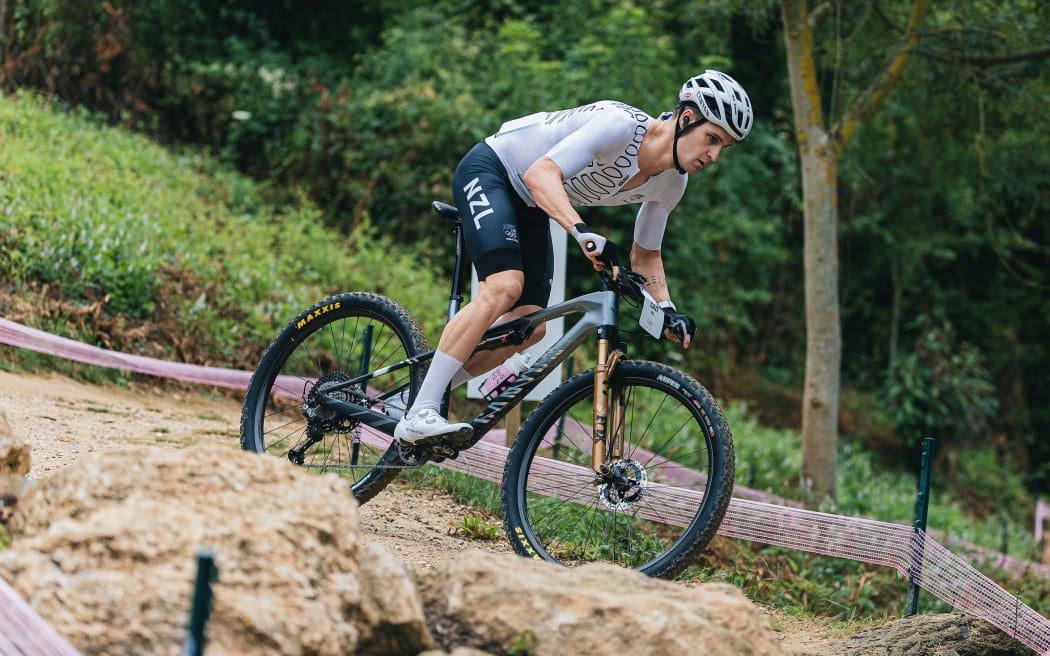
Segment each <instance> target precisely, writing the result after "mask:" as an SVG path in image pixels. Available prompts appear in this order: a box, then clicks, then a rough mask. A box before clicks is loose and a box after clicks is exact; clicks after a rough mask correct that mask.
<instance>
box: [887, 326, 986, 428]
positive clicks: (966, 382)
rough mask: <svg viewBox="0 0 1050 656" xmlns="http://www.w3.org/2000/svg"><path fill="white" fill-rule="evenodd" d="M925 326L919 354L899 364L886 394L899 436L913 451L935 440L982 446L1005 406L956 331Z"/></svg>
mask: <svg viewBox="0 0 1050 656" xmlns="http://www.w3.org/2000/svg"><path fill="white" fill-rule="evenodd" d="M921 321H922V323H923V324H924V330H923V332H922V333H921V336H920V338H919V341H918V343H917V344H916V346H915V350H914V351H913V352H911V353H909V354H907V355H905V356H903V357H902V358H900V359H899V360H898V361H897V363H896V365H895V368H894V370H893V374H892V378H891V379H890V381H891V382H890V383H889V385H888V386H887V389H886V399H887V401H888V402H889V406H890V408H893V409H894V410H891V414H892V415H893V417H894V419H895V421H896V424H897V430H898V432H899V433H900V434H901V435H904V436H905V440H906V443H907V444H909V445H911V446H915V445H917V444H918V443H919V442H920V441H921V439H922V438H923V437H926V436H930V435H936V436H946V437H949V438H951V439H952V440H953V441H957V442H958V443H962V444H969V443H973V442H976V441H978V440H979V439H980V438H981V437H982V436H983V435H986V434H987V432H988V429H989V427H990V424H991V421H992V419H993V418H994V417H995V413H996V411H997V410H998V406H999V402H998V399H996V397H995V388H994V385H992V382H991V380H990V376H989V374H988V372H987V370H986V369H985V368H984V365H983V362H982V359H981V356H980V353H979V352H978V350H977V349H976V348H975V347H974V346H973V345H971V344H966V343H962V344H959V343H957V340H956V339H955V337H954V334H953V331H952V329H951V326H950V325H947V324H941V325H936V324H934V325H930V322H929V320H928V319H925V318H924V319H921Z"/></svg>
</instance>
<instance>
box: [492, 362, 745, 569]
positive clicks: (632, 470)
mask: <svg viewBox="0 0 1050 656" xmlns="http://www.w3.org/2000/svg"><path fill="white" fill-rule="evenodd" d="M612 387H613V389H614V393H615V394H618V395H619V398H620V399H621V401H620V408H621V411H622V412H621V414H620V416H621V420H620V425H621V426H622V429H623V435H624V444H623V453H622V454H619V455H618V456H616V457H609V458H607V462H606V465H607V466H608V469H609V472H608V474H607V475H606V476H600V475H598V474H597V473H595V472H594V471H593V470H592V469H591V451H592V445H593V439H592V432H593V412H594V374H593V372H590V371H588V372H584V373H582V374H579V375H577V376H575V377H574V378H572V379H571V380H569V381H567V382H566V383H564V384H563V385H561V386H560V387H558V388H557V389H555V390H554V391H553V392H551V394H550V395H549V396H548V397H547V398H546V399H545V400H544V401H543V403H541V404H540V406H539V407H537V408H536V410H534V411H533V412H532V414H531V415H529V418H528V420H527V421H526V422H525V424H524V425H523V426H522V428H521V431H520V432H519V433H518V436H517V438H516V439H515V441H514V445H513V447H512V448H511V451H510V455H509V457H508V460H507V465H506V469H505V470H504V475H503V509H504V514H505V517H506V522H507V531H508V533H509V534H510V539H511V542H512V544H513V545H514V549H515V550H516V551H517V552H518V553H519V554H521V555H523V556H526V557H530V558H536V559H542V560H548V561H551V562H555V563H560V564H562V565H567V566H576V565H581V564H584V563H588V562H608V563H614V564H616V565H620V566H623V567H631V568H634V569H638V570H640V571H642V572H644V573H646V574H649V575H651V576H671V575H674V574H676V573H678V572H679V571H681V570H682V569H684V568H685V567H686V566H687V565H688V564H689V563H690V562H691V559H692V557H693V556H694V555H695V554H697V553H698V552H700V551H701V550H702V549H703V548H704V547H706V546H707V544H708V543H709V542H710V541H711V539H712V538H713V537H714V535H715V533H716V531H717V530H718V526H719V524H721V522H722V517H723V516H724V515H725V511H726V508H727V507H728V505H729V501H730V498H731V496H732V490H733V476H734V453H733V437H732V433H731V432H730V429H729V425H728V424H727V423H726V420H725V416H724V415H723V414H722V410H721V409H720V408H719V407H718V404H717V403H716V402H715V400H714V398H713V397H712V396H711V394H710V393H709V392H708V391H707V390H706V389H704V388H703V386H701V385H700V384H699V383H698V382H696V381H695V380H693V379H692V378H690V377H689V376H687V375H686V374H684V373H682V372H680V371H678V370H676V369H673V368H671V367H667V366H665V365H662V364H658V363H655V362H642V361H634V360H628V361H625V362H622V363H620V364H619V365H618V366H617V368H616V370H615V372H614V374H613V381H612ZM612 430H613V429H612V427H610V429H609V432H610V433H612Z"/></svg>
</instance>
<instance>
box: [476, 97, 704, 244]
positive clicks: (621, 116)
mask: <svg viewBox="0 0 1050 656" xmlns="http://www.w3.org/2000/svg"><path fill="white" fill-rule="evenodd" d="M654 120H655V119H653V118H652V117H651V116H649V115H648V114H646V113H645V112H643V111H642V110H640V109H637V108H636V107H632V106H630V105H626V104H624V103H621V102H616V101H613V100H601V101H599V102H595V103H591V104H589V105H583V106H581V107H575V108H573V109H565V110H560V111H554V112H538V113H536V114H530V115H529V116H524V117H522V118H519V119H515V120H513V121H508V122H507V123H504V124H503V126H502V127H500V129H499V132H497V133H496V134H494V135H492V136H491V137H488V138H487V139H485V143H487V144H488V145H489V147H490V148H492V150H494V151H495V152H496V154H497V155H498V156H499V158H500V161H501V162H502V163H503V166H504V167H506V169H507V173H508V174H509V176H510V183H511V185H513V187H514V190H515V191H517V192H518V195H520V196H521V197H522V198H523V199H524V200H525V202H526V203H527V204H528V205H530V206H531V207H535V206H536V200H535V199H534V198H533V197H532V192H531V191H529V187H528V185H526V184H525V181H524V179H523V178H524V175H525V171H526V170H527V169H528V168H529V167H530V166H532V164H533V162H535V161H536V160H538V159H540V158H541V157H544V156H546V157H549V158H551V159H552V160H553V161H554V162H555V163H556V164H557V165H558V166H559V167H560V168H561V170H562V175H563V176H564V178H565V192H566V193H567V194H568V195H569V200H570V201H572V204H573V205H576V206H592V205H627V204H629V203H641V204H642V206H641V208H640V209H639V210H638V217H637V219H636V220H635V224H634V240H635V241H636V242H637V243H638V244H639V245H640V246H642V247H644V248H648V249H652V250H656V249H658V248H660V244H661V243H662V242H663V235H664V229H665V227H666V226H667V217H668V216H669V215H670V213H671V210H672V209H674V208H675V206H676V205H678V201H680V200H681V198H682V195H683V194H684V193H685V186H686V182H687V181H688V176H686V175H685V174H682V173H678V172H677V171H676V170H674V169H669V170H667V171H663V172H662V173H660V174H659V175H655V176H653V177H651V178H649V179H648V180H647V181H646V182H645V183H644V184H641V185H639V186H637V187H635V188H634V189H630V190H628V191H621V190H620V188H621V187H623V185H625V184H627V181H628V180H630V179H631V178H632V177H634V176H635V175H636V174H637V173H638V148H639V146H640V145H641V143H642V138H643V137H644V136H645V133H646V131H647V130H648V129H649V126H650V125H651V124H652V122H653V121H654Z"/></svg>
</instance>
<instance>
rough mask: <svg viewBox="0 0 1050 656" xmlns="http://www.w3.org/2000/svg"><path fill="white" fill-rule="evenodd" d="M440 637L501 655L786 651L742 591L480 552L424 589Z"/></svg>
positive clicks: (767, 654)
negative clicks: (563, 566) (678, 583)
mask: <svg viewBox="0 0 1050 656" xmlns="http://www.w3.org/2000/svg"><path fill="white" fill-rule="evenodd" d="M423 598H424V604H425V606H426V608H427V617H428V618H429V620H430V623H431V630H432V632H433V633H434V636H435V639H436V640H437V641H438V643H439V644H441V645H442V646H444V647H445V648H446V649H448V648H450V647H451V646H453V645H469V646H472V647H475V648H478V649H482V650H485V651H491V652H493V653H507V652H515V651H517V652H518V653H529V654H533V655H534V656H543V655H544V654H552V655H564V654H587V655H588V656H603V655H606V654H607V655H609V656H620V655H621V654H625V653H630V654H705V656H745V655H754V656H759V655H761V656H776V655H778V654H783V651H781V649H780V646H779V644H778V643H777V641H776V638H775V635H774V633H773V631H772V630H771V629H770V627H769V622H768V619H767V618H766V616H764V615H763V614H762V613H761V612H760V611H759V610H758V609H757V607H755V605H754V604H752V603H751V602H750V601H748V600H747V598H746V597H744V595H743V594H742V593H741V592H740V591H739V590H737V589H736V588H734V587H732V586H730V585H726V584H718V583H712V584H705V585H701V586H698V587H696V588H686V587H682V586H680V585H675V584H674V583H670V582H668V581H663V580H659V579H651V578H648V577H646V576H644V575H642V574H639V573H638V572H635V571H633V570H627V569H622V568H618V567H613V566H610V565H597V564H594V565H586V566H583V567H580V568H575V569H566V568H562V567H558V566H555V565H551V564H549V563H545V562H537V561H531V560H526V559H522V558H518V557H515V556H509V555H500V554H491V553H487V552H483V551H471V552H467V553H464V554H460V555H459V556H457V557H455V558H453V559H452V560H451V561H449V562H448V564H447V565H446V566H445V567H444V568H443V570H441V571H440V572H437V573H434V574H432V575H430V576H429V577H428V579H427V580H426V582H425V583H424V585H423Z"/></svg>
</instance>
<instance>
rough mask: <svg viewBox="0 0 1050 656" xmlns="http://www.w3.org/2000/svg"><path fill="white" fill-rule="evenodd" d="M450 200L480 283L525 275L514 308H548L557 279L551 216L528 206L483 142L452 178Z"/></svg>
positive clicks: (473, 150) (468, 156)
mask: <svg viewBox="0 0 1050 656" xmlns="http://www.w3.org/2000/svg"><path fill="white" fill-rule="evenodd" d="M452 196H453V198H454V199H455V201H456V207H458V208H459V214H460V216H461V217H463V235H464V237H465V238H466V243H467V253H468V254H469V255H470V259H471V261H473V263H474V268H475V269H477V272H478V279H479V280H485V279H486V278H488V277H489V276H491V275H492V274H494V273H499V272H500V271H512V270H516V271H521V272H522V273H523V274H524V275H525V284H524V287H523V288H522V292H521V297H520V298H519V299H518V301H517V303H515V304H514V307H518V306H520V305H538V306H540V307H547V303H548V301H549V300H550V294H551V283H552V279H553V278H554V244H553V243H552V241H551V235H550V228H549V219H548V218H547V213H546V212H544V211H543V210H541V209H539V208H538V207H529V206H528V205H526V204H525V201H524V200H522V199H521V196H519V195H518V193H517V192H516V191H514V188H513V187H511V185H510V180H509V179H508V178H507V169H506V168H504V166H503V163H502V162H500V160H499V156H498V155H496V153H495V152H494V151H493V150H492V148H490V147H489V146H488V145H487V144H486V143H485V142H481V143H479V144H478V145H476V146H474V148H472V149H471V151H470V152H469V153H467V156H466V157H464V158H463V161H461V162H460V163H459V166H458V167H457V168H456V174H455V175H454V176H452Z"/></svg>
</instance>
